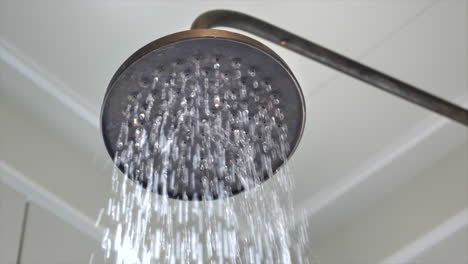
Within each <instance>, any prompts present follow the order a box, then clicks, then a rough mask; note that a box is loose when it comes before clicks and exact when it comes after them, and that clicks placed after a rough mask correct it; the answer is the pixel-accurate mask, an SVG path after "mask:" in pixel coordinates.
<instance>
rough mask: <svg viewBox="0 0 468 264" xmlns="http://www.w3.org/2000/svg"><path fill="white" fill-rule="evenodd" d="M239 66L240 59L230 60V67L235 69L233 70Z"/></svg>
mask: <svg viewBox="0 0 468 264" xmlns="http://www.w3.org/2000/svg"><path fill="white" fill-rule="evenodd" d="M240 66H241V59H239V58H234V59H233V60H232V67H233V68H235V69H239V68H240Z"/></svg>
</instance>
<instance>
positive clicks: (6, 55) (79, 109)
mask: <svg viewBox="0 0 468 264" xmlns="http://www.w3.org/2000/svg"><path fill="white" fill-rule="evenodd" d="M0 61H3V62H4V63H5V64H6V65H8V66H10V67H11V68H12V69H14V70H15V71H17V72H18V73H20V74H21V75H22V76H23V77H24V78H26V79H27V80H30V81H31V82H32V83H34V84H35V85H37V87H38V88H40V89H42V90H43V91H44V92H46V93H47V94H48V95H50V96H51V97H53V98H54V99H56V100H57V101H58V102H60V103H61V104H63V105H64V106H65V107H66V108H68V109H70V110H71V111H73V113H75V114H76V115H77V116H79V117H80V118H81V119H82V120H84V121H85V122H88V123H90V124H91V125H92V126H93V127H95V128H99V115H98V114H97V113H98V112H97V111H95V110H94V111H93V110H91V109H93V107H92V106H91V104H90V103H88V102H86V100H85V99H84V98H83V97H81V96H80V95H79V94H77V93H76V92H74V91H73V89H71V88H69V87H68V86H67V85H66V84H65V83H64V82H63V81H61V80H59V79H58V78H56V77H55V76H53V75H52V74H51V73H49V72H47V71H45V69H44V68H43V67H39V66H37V64H36V63H34V61H32V60H31V59H30V58H28V57H27V56H25V55H23V54H21V52H20V51H19V50H18V49H16V48H14V46H13V45H11V44H10V43H8V42H7V41H6V40H4V39H2V38H0Z"/></svg>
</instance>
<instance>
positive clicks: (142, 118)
mask: <svg viewBox="0 0 468 264" xmlns="http://www.w3.org/2000/svg"><path fill="white" fill-rule="evenodd" d="M145 117H146V115H145V113H140V115H138V118H140V120H144V119H145Z"/></svg>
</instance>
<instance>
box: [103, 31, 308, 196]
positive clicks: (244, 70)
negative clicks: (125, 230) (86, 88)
mask: <svg viewBox="0 0 468 264" xmlns="http://www.w3.org/2000/svg"><path fill="white" fill-rule="evenodd" d="M304 120H305V105H304V98H303V95H302V92H301V89H300V87H299V84H298V83H297V81H296V79H295V77H294V76H293V74H292V72H291V71H290V69H289V68H288V66H287V65H286V64H285V63H284V62H283V60H281V58H280V57H279V56H278V55H276V54H275V53H274V52H273V51H271V50H270V49H269V48H267V47H266V46H264V45H263V44H261V43H259V42H257V41H255V40H253V39H250V38H248V37H246V36H243V35H240V34H236V33H232V32H228V31H223V30H214V29H206V30H205V29H203V30H190V31H184V32H179V33H175V34H172V35H169V36H166V37H163V38H161V39H159V40H156V41H154V42H152V43H150V44H148V45H146V46H145V47H143V48H141V49H140V50H138V51H137V52H135V53H134V54H133V55H132V56H131V57H130V58H129V59H127V60H126V61H125V62H124V63H123V64H122V66H121V67H120V68H119V69H118V71H117V72H116V73H115V75H114V77H113V78H112V80H111V82H110V84H109V86H108V88H107V91H106V94H105V98H104V102H103V106H102V110H101V129H102V133H103V137H104V142H105V145H106V148H107V151H108V152H109V154H110V156H111V157H112V158H114V159H115V158H116V155H117V156H118V157H119V158H118V161H117V166H118V167H119V168H120V169H121V170H122V171H123V172H124V173H125V174H126V175H127V176H128V177H129V178H131V179H133V180H135V181H136V182H138V183H139V184H141V185H142V186H144V187H145V188H149V186H151V190H152V191H154V192H157V193H159V194H162V195H167V196H169V197H171V198H175V199H184V200H201V199H218V198H222V197H223V196H231V195H235V194H238V193H240V192H242V191H244V190H246V189H249V187H247V186H251V185H252V184H253V185H255V184H258V183H261V182H263V181H265V180H267V179H268V178H269V177H270V176H271V175H272V173H271V171H273V172H274V171H275V170H277V169H278V168H279V167H280V166H281V165H282V164H283V163H284V162H285V159H287V158H289V157H290V156H291V155H292V153H293V152H294V150H295V148H296V146H297V144H298V143H299V140H300V138H301V136H302V132H303V129H304ZM266 127H269V128H268V129H267V130H268V131H270V132H268V133H270V134H268V135H267V134H264V131H263V130H265V128H266ZM275 131H276V132H275ZM282 132H287V133H285V135H286V136H285V137H286V139H285V141H286V143H287V150H286V153H284V155H280V154H279V153H276V154H272V155H270V154H269V157H270V158H271V168H270V169H269V171H270V172H269V173H268V171H265V168H264V167H265V166H264V164H262V157H261V155H263V153H267V152H268V151H273V150H268V149H269V148H271V146H270V147H269V146H266V148H265V149H264V150H262V149H263V148H262V146H264V145H265V144H267V145H272V144H273V145H274V144H277V142H274V139H273V138H274V136H272V135H276V136H277V137H279V136H280V134H281V133H282ZM262 136H263V138H262ZM265 137H267V138H265ZM265 141H270V142H265ZM240 146H242V147H240ZM246 146H247V147H246ZM249 149H250V151H251V152H249V153H250V154H249V155H251V156H252V157H253V158H252V162H253V163H254V165H255V166H254V167H256V168H257V169H253V170H251V172H252V174H257V175H252V177H251V178H252V179H251V181H250V180H249V179H242V180H241V179H239V178H238V177H237V176H236V172H235V171H233V170H237V169H239V168H241V167H242V166H244V167H245V166H247V165H246V164H245V163H243V162H245V161H243V159H245V155H244V156H243V154H245V153H246V152H248V151H249ZM129 150H130V151H129ZM129 152H132V153H129ZM252 153H253V154H252ZM255 153H257V154H258V155H257V154H255ZM130 155H133V156H135V157H136V156H138V155H139V156H138V157H137V158H135V157H130ZM220 155H222V157H220ZM125 157H126V158H125ZM148 157H150V158H148ZM220 160H222V162H221V163H222V164H220ZM158 164H160V165H158ZM260 174H261V175H260ZM244 176H245V171H244ZM254 178H255V179H254ZM245 180H247V182H249V181H250V183H247V184H246V182H245ZM241 181H242V183H241ZM219 183H222V185H223V186H224V188H226V189H228V190H229V193H228V194H227V195H226V193H220V192H219V190H217V187H216V186H215V185H216V184H219Z"/></svg>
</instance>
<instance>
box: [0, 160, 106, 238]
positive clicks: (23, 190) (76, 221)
mask: <svg viewBox="0 0 468 264" xmlns="http://www.w3.org/2000/svg"><path fill="white" fill-rule="evenodd" d="M0 182H1V183H4V184H5V185H7V186H8V187H9V188H11V189H13V190H15V191H16V192H18V193H19V194H21V195H22V196H24V197H25V199H26V200H27V201H30V202H31V203H33V204H35V205H38V206H39V207H41V208H43V209H44V210H46V211H47V212H49V213H51V214H53V215H55V216H57V217H58V218H60V219H62V220H63V221H64V222H65V223H67V224H69V225H71V226H73V227H74V228H76V229H77V230H79V231H80V232H81V233H83V234H85V235H87V236H88V237H90V238H92V239H94V240H95V241H97V242H101V240H102V237H103V235H104V230H102V229H101V228H100V227H99V226H96V224H95V223H94V222H93V221H92V220H91V219H90V218H89V217H87V216H86V215H84V214H83V213H82V212H81V211H79V210H77V209H76V208H74V207H72V206H71V205H70V204H68V203H67V202H65V201H64V200H62V199H60V198H59V197H57V196H56V195H54V194H53V193H51V192H49V191H47V190H46V189H44V188H43V187H42V186H40V185H38V184H37V183H35V182H33V181H31V180H30V179H29V178H28V177H26V176H24V175H23V174H21V173H20V172H19V171H17V170H16V169H14V168H12V167H11V166H9V165H8V164H7V163H6V162H5V161H3V160H0Z"/></svg>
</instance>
